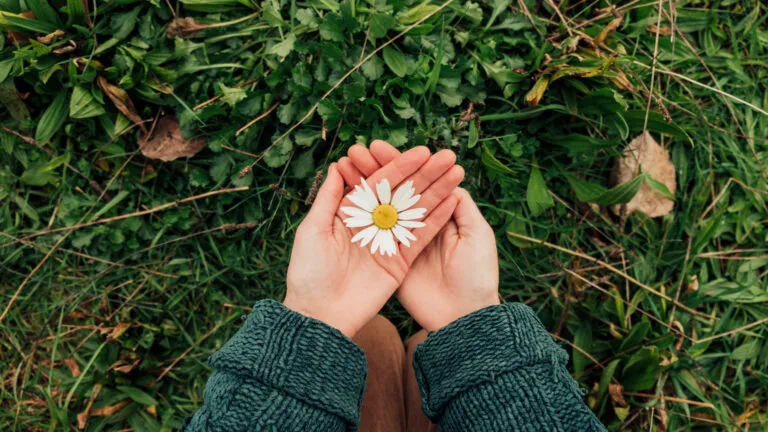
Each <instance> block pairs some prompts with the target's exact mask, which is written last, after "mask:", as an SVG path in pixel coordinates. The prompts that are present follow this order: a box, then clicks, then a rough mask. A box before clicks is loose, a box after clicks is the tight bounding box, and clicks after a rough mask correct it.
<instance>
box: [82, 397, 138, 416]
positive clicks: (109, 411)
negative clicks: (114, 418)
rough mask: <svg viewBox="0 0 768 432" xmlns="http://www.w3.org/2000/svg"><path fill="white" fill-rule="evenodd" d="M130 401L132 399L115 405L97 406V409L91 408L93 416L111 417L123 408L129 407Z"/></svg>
mask: <svg viewBox="0 0 768 432" xmlns="http://www.w3.org/2000/svg"><path fill="white" fill-rule="evenodd" d="M130 403H131V402H130V401H127V400H124V401H122V402H118V403H116V404H114V405H110V406H105V407H102V408H96V409H95V410H91V417H109V416H111V415H113V414H115V413H116V412H118V411H120V410H121V409H123V408H125V407H127V406H128V405H129V404H130Z"/></svg>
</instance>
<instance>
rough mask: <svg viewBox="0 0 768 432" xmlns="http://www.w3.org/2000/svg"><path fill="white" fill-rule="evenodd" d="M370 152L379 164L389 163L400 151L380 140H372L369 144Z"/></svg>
mask: <svg viewBox="0 0 768 432" xmlns="http://www.w3.org/2000/svg"><path fill="white" fill-rule="evenodd" d="M370 152H371V156H373V158H374V159H376V161H377V162H378V163H379V165H381V166H384V165H386V164H388V163H390V162H391V161H393V160H394V159H395V158H396V157H398V156H400V151H399V150H398V149H396V148H394V147H393V146H392V145H391V144H389V143H388V142H386V141H382V140H375V141H373V142H372V143H371V145H370Z"/></svg>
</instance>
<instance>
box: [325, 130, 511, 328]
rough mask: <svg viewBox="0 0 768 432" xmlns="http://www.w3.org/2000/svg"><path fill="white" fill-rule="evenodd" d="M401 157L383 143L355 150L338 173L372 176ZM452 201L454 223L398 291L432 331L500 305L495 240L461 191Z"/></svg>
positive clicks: (483, 219) (410, 310)
mask: <svg viewBox="0 0 768 432" xmlns="http://www.w3.org/2000/svg"><path fill="white" fill-rule="evenodd" d="M399 155H400V152H399V151H398V150H397V149H395V148H394V147H392V146H391V145H389V144H388V143H386V142H384V141H380V140H377V141H374V142H373V143H371V146H370V150H368V149H366V148H365V147H363V146H361V145H355V146H353V147H351V148H350V150H349V161H351V164H350V163H347V162H346V161H344V160H342V161H340V163H339V171H341V173H342V175H343V176H344V177H348V176H350V177H351V176H352V175H354V174H355V172H361V173H363V174H364V175H370V174H371V173H373V172H376V170H378V169H379V168H380V167H381V166H384V165H386V164H387V163H389V162H390V161H392V160H393V159H395V158H397V157H398V156H399ZM438 155H440V152H439V153H437V154H435V156H433V158H437V157H438ZM454 196H456V198H457V199H458V205H457V206H456V209H455V210H454V212H453V217H452V219H451V220H450V221H449V222H448V223H447V224H446V226H445V227H444V228H443V229H442V230H441V231H440V233H439V234H438V235H437V236H435V238H434V239H433V240H432V242H431V243H430V244H429V245H427V247H426V248H425V249H424V250H423V251H422V252H421V254H420V255H419V256H418V258H416V261H415V262H414V263H413V265H412V266H411V268H410V269H409V270H408V273H407V275H406V276H405V279H404V280H403V282H402V283H401V285H400V288H399V289H398V291H397V297H398V299H399V300H400V303H402V304H403V306H404V307H405V309H406V310H407V311H408V312H409V313H410V314H411V316H413V318H414V319H415V320H416V321H417V322H418V323H419V324H420V325H421V326H422V327H423V328H425V329H426V330H429V331H433V330H438V329H440V328H442V327H445V326H446V325H447V324H449V323H451V322H452V321H455V320H456V319H458V318H461V317H463V316H465V315H467V314H470V313H472V312H474V311H476V310H479V309H482V308H484V307H487V306H491V305H498V304H499V295H498V290H499V259H498V255H497V252H496V236H495V235H494V232H493V229H492V228H491V226H490V225H488V222H486V220H485V218H483V215H482V213H481V212H480V209H479V208H478V207H477V205H476V204H475V202H474V201H473V200H472V197H471V196H470V195H469V193H468V192H467V191H466V190H464V189H461V188H457V189H456V190H455V191H454Z"/></svg>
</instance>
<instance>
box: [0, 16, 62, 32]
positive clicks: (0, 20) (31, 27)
mask: <svg viewBox="0 0 768 432" xmlns="http://www.w3.org/2000/svg"><path fill="white" fill-rule="evenodd" d="M0 26H2V27H11V29H19V30H26V31H31V32H35V33H44V34H49V33H53V32H54V31H56V26H55V25H51V24H48V23H46V22H43V21H38V20H34V19H29V18H24V17H21V16H19V15H16V14H12V13H8V12H3V11H0Z"/></svg>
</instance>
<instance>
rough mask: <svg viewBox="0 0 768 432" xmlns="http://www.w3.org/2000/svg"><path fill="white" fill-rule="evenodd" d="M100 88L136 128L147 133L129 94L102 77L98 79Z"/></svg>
mask: <svg viewBox="0 0 768 432" xmlns="http://www.w3.org/2000/svg"><path fill="white" fill-rule="evenodd" d="M97 82H98V84H99V87H101V89H102V90H104V93H105V94H106V95H107V97H109V99H110V100H111V101H112V103H113V104H115V108H117V109H118V110H119V111H120V112H121V113H123V115H124V116H126V117H127V118H128V120H130V121H132V122H133V123H134V124H135V125H136V126H138V127H139V128H141V130H142V132H144V133H145V134H146V133H147V129H146V128H145V127H144V122H143V121H142V120H141V117H140V116H139V114H138V113H137V112H136V107H135V106H134V105H133V101H132V100H131V97H130V96H128V93H127V92H126V91H125V90H123V89H121V88H120V87H118V86H116V85H113V84H110V83H109V81H107V80H106V79H105V78H104V77H102V76H100V77H98V79H97Z"/></svg>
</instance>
